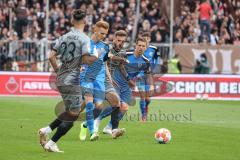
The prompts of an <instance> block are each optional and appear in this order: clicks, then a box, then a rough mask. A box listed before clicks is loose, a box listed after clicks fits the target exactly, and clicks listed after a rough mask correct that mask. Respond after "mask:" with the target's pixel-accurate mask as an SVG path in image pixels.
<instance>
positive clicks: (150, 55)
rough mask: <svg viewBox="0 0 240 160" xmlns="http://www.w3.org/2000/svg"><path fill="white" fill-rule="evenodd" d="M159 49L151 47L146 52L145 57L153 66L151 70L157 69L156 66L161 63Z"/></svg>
mask: <svg viewBox="0 0 240 160" xmlns="http://www.w3.org/2000/svg"><path fill="white" fill-rule="evenodd" d="M157 52H158V48H157V47H155V46H152V45H150V46H149V47H148V48H147V50H146V51H145V52H144V56H145V57H146V58H147V59H148V60H149V62H150V64H151V70H153V69H154V68H155V65H157V64H159V63H160V60H159V62H158V55H157Z"/></svg>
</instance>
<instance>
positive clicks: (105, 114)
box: [98, 106, 112, 120]
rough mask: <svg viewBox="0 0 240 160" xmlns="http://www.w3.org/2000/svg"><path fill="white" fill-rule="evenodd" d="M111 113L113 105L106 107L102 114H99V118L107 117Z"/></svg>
mask: <svg viewBox="0 0 240 160" xmlns="http://www.w3.org/2000/svg"><path fill="white" fill-rule="evenodd" d="M111 113H112V107H111V106H108V107H105V108H104V109H103V110H102V112H101V114H100V115H99V117H98V118H99V119H100V120H102V119H104V118H106V117H107V116H109V115H111Z"/></svg>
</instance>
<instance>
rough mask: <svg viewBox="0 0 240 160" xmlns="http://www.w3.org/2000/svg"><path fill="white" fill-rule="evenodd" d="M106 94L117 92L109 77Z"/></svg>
mask: <svg viewBox="0 0 240 160" xmlns="http://www.w3.org/2000/svg"><path fill="white" fill-rule="evenodd" d="M105 92H106V93H105V94H107V93H109V92H115V93H117V92H116V90H115V88H114V87H113V84H112V83H111V81H110V80H109V78H108V77H106V80H105Z"/></svg>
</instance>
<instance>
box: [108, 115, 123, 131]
mask: <svg viewBox="0 0 240 160" xmlns="http://www.w3.org/2000/svg"><path fill="white" fill-rule="evenodd" d="M125 113H126V112H124V113H123V112H121V111H120V112H119V113H118V120H119V121H121V120H122V118H123V116H124V115H125ZM108 126H109V127H111V128H112V122H111V120H110V121H109V123H108Z"/></svg>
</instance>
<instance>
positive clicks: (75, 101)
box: [58, 85, 83, 113]
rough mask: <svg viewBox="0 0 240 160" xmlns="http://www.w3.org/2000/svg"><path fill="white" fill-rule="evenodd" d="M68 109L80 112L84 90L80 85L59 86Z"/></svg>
mask: <svg viewBox="0 0 240 160" xmlns="http://www.w3.org/2000/svg"><path fill="white" fill-rule="evenodd" d="M58 91H59V92H60V94H61V96H62V99H63V102H64V105H65V109H66V111H71V112H74V113H78V112H79V111H80V110H81V104H82V101H83V99H82V90H81V87H80V86H78V85H66V86H58Z"/></svg>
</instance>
